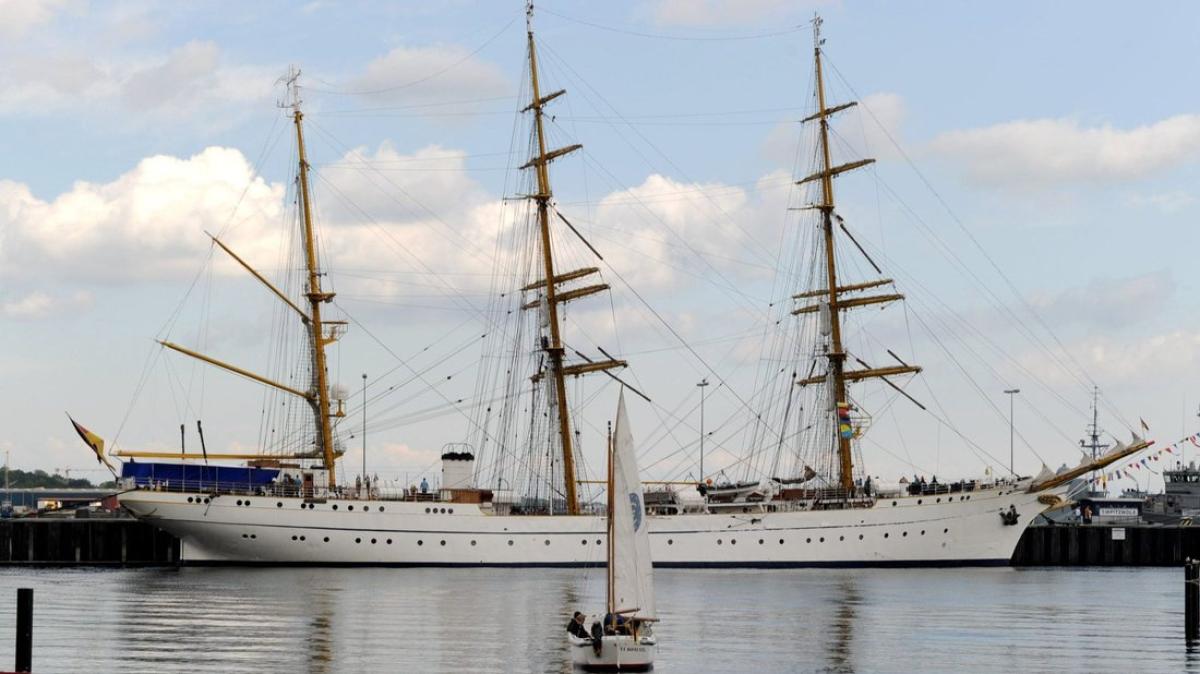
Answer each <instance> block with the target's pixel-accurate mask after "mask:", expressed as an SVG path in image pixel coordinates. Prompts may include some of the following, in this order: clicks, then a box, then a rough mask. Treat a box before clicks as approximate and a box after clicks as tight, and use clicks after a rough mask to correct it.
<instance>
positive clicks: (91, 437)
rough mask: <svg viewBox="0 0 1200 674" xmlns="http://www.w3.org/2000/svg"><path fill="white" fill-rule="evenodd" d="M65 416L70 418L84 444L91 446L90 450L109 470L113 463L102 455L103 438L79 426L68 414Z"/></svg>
mask: <svg viewBox="0 0 1200 674" xmlns="http://www.w3.org/2000/svg"><path fill="white" fill-rule="evenodd" d="M67 418H68V419H70V420H71V425H72V426H74V427H75V432H76V433H78V434H79V437H80V438H82V439H83V442H84V444H86V445H87V446H88V447H91V449H92V451H93V452H95V453H96V460H97V461H99V462H100V463H102V464H104V465H105V466H108V467H109V469H110V470H111V469H112V467H113V465H112V464H111V463H109V462H108V457H106V456H104V438H102V437H100V436H99V435H96V434H95V433H93V432H91V431H89V430H88V429H86V428H84V427H83V426H80V425H79V423H78V422H76V421H75V420H74V419H71V415H70V414H68V415H67Z"/></svg>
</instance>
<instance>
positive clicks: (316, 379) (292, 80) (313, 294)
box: [288, 70, 337, 489]
mask: <svg viewBox="0 0 1200 674" xmlns="http://www.w3.org/2000/svg"><path fill="white" fill-rule="evenodd" d="M299 76H300V73H299V71H295V70H294V71H292V72H291V73H290V74H289V77H288V87H289V89H290V90H291V94H292V100H291V108H292V120H293V122H294V123H295V125H296V147H297V148H298V150H299V161H300V174H299V178H300V202H301V208H302V210H303V216H304V218H303V228H302V234H303V235H304V262H305V266H306V267H307V270H308V292H307V293H306V294H305V296H306V297H307V298H308V306H309V310H308V311H309V313H308V317H309V320H308V324H309V328H310V329H311V333H310V339H311V341H312V370H313V375H312V386H313V387H314V388H315V389H316V392H315V393H316V395H315V396H312V397H309V402H310V403H312V405H313V412H314V416H316V422H317V438H318V443H319V446H320V447H319V448H320V450H321V455H322V457H323V460H324V463H325V470H326V471H328V473H329V488H330V489H333V488H334V486H335V485H336V482H337V480H336V477H335V473H336V471H335V470H334V459H335V457H334V447H333V421H332V419H331V416H332V415H331V413H330V409H329V381H328V378H329V372H328V370H327V369H326V363H325V347H326V346H327V345H328V344H330V343H332V342H334V341H335V337H333V336H332V335H330V336H326V334H325V323H324V322H322V320H321V305H322V304H324V303H326V302H329V301H331V300H333V297H334V293H327V292H323V291H322V290H321V272H320V267H319V266H318V264H317V245H316V241H315V240H314V238H313V224H312V202H311V201H310V198H309V189H308V156H307V154H306V152H305V149H304V125H303V123H302V122H303V120H304V113H303V112H301V111H300V89H299V86H298V85H297V84H296V79H297V78H298V77H299Z"/></svg>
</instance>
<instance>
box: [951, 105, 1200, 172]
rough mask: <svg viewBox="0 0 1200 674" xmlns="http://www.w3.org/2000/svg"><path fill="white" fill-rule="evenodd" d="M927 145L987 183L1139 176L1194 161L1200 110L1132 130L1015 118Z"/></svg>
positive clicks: (1198, 147) (1198, 149)
mask: <svg viewBox="0 0 1200 674" xmlns="http://www.w3.org/2000/svg"><path fill="white" fill-rule="evenodd" d="M931 148H932V149H933V151H934V152H936V153H938V154H940V155H942V156H944V157H946V158H948V159H950V160H952V161H955V162H957V163H959V164H961V165H962V166H963V167H964V168H965V170H966V172H967V176H968V178H970V179H971V180H972V181H974V182H976V183H979V184H981V185H986V186H995V187H1005V188H1038V187H1054V186H1058V185H1061V184H1068V183H1108V182H1115V181H1122V180H1136V179H1140V178H1144V177H1147V176H1150V175H1152V174H1154V173H1156V172H1159V171H1163V170H1166V169H1170V168H1172V167H1175V166H1178V165H1181V164H1184V163H1186V162H1190V161H1194V160H1195V157H1196V155H1197V153H1200V115H1195V114H1190V115H1176V116H1174V117H1169V118H1167V119H1164V120H1161V121H1159V122H1155V123H1153V124H1149V125H1144V126H1139V127H1135V128H1132V129H1118V128H1114V127H1113V126H1112V125H1110V124H1104V125H1101V126H1090V127H1089V126H1083V125H1081V124H1080V123H1079V121H1078V120H1074V119H1034V120H1019V121H1014V122H1006V123H1003V124H996V125H994V126H989V127H985V128H981V129H966V130H961V131H950V132H947V133H943V134H941V135H939V136H938V137H937V138H935V139H934V140H933V142H932V143H931Z"/></svg>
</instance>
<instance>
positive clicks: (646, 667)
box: [567, 634, 658, 672]
mask: <svg viewBox="0 0 1200 674" xmlns="http://www.w3.org/2000/svg"><path fill="white" fill-rule="evenodd" d="M567 639H568V642H569V643H570V648H571V663H572V664H574V665H575V667H576V668H578V669H582V670H583V671H585V672H648V671H650V670H652V669H654V656H655V655H657V652H658V645H657V644H656V643H655V642H654V640H653V639H635V638H634V637H632V636H629V635H624V634H610V635H606V636H605V637H604V638H603V639H602V641H601V647H600V652H599V653H596V651H595V649H594V648H593V646H592V642H590V641H586V640H583V639H577V638H575V637H567Z"/></svg>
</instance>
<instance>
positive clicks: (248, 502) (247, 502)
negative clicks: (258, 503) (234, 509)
mask: <svg viewBox="0 0 1200 674" xmlns="http://www.w3.org/2000/svg"><path fill="white" fill-rule="evenodd" d="M242 505H250V501H246V502H245V503H243V504H242Z"/></svg>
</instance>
